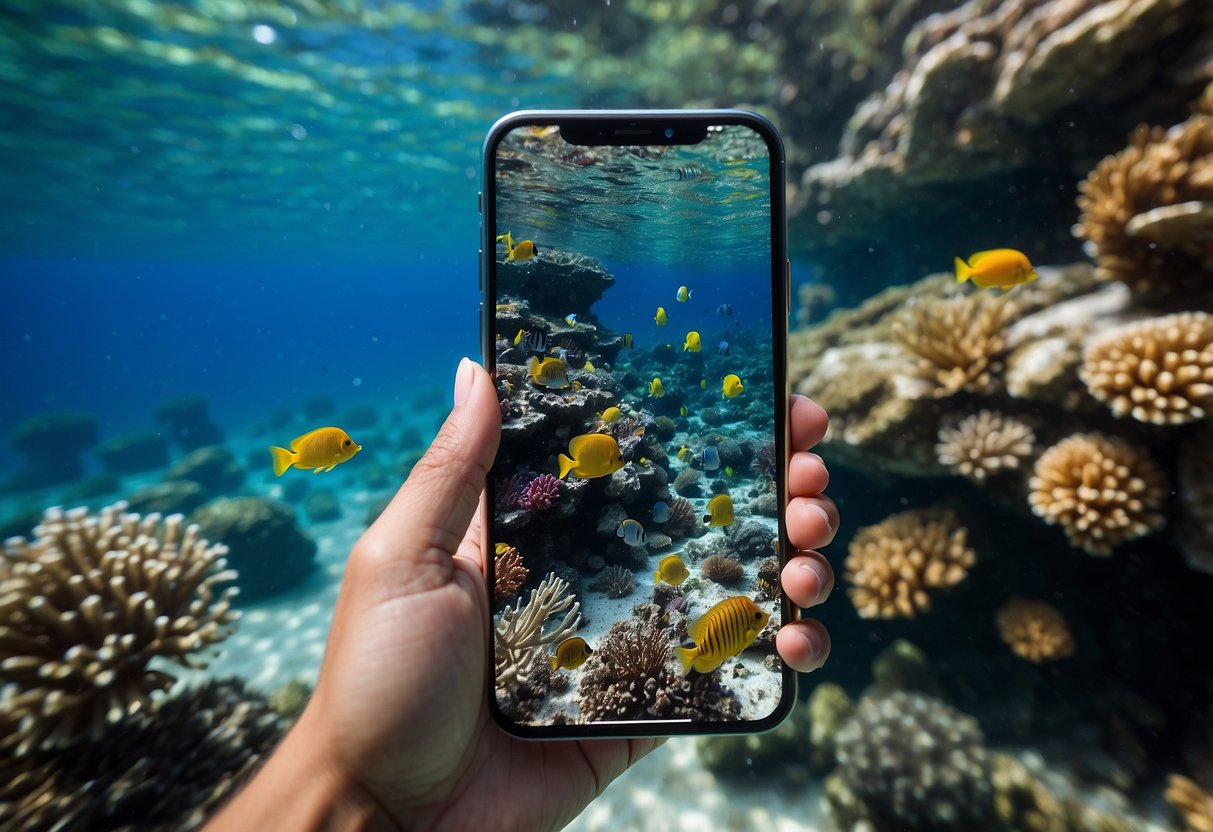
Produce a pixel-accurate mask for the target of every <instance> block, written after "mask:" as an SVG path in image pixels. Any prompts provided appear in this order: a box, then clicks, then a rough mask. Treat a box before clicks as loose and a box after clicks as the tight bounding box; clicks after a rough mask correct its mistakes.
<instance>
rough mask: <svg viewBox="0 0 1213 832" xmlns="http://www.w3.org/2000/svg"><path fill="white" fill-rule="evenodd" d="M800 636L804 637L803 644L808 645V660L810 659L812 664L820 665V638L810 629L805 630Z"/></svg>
mask: <svg viewBox="0 0 1213 832" xmlns="http://www.w3.org/2000/svg"><path fill="white" fill-rule="evenodd" d="M801 635H802V636H803V637H804V643H805V644H806V645H808V649H809V658H810V659H812V661H813V664H818V663H820V662H821V651H822V644H821V636H819V635H817V633H816V632H814V631H813V630H811V629H809V630H807V631H806V632H804V633H802V634H801Z"/></svg>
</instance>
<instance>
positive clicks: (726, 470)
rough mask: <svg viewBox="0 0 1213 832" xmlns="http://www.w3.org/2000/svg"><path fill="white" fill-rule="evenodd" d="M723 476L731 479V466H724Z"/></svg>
mask: <svg viewBox="0 0 1213 832" xmlns="http://www.w3.org/2000/svg"><path fill="white" fill-rule="evenodd" d="M724 475H725V476H726V477H731V476H733V466H732V465H726V466H724Z"/></svg>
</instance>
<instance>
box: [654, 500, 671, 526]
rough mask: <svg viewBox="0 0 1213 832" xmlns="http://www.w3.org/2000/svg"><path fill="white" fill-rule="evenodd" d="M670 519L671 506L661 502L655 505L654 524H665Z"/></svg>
mask: <svg viewBox="0 0 1213 832" xmlns="http://www.w3.org/2000/svg"><path fill="white" fill-rule="evenodd" d="M669 519H670V506H669V504H668V503H665V502H663V501H661V500H658V501H657V502H655V503H653V522H654V523H664V522H665V521H667V520H669Z"/></svg>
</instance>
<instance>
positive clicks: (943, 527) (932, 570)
mask: <svg viewBox="0 0 1213 832" xmlns="http://www.w3.org/2000/svg"><path fill="white" fill-rule="evenodd" d="M966 535H967V531H966V529H965V528H964V527H962V526H960V525H959V524H958V523H957V520H956V517H955V516H954V515H953V514H951V513H950V512H934V511H924V510H913V511H905V512H901V513H900V514H894V515H892V516H890V517H887V518H885V519H884V520H882V521H881V522H879V523H877V524H876V525H874V526H865V527H864V528H862V529H860V530H859V531H858V532H856V534H855V537H854V538H853V539H852V540H851V544H850V548H849V551H850V554H849V555H848V556H847V559H846V572H845V578H846V580H847V581H848V582H849V583H851V584H853V585H854V586H853V588H852V589H850V590H848V594H849V595H850V596H851V602H852V603H853V604H854V605H855V610H856V611H857V612H858V613H859V615H860V616H861V617H863V618H894V617H901V618H913V617H914V616H915V615H916V614H917V613H919V612H926V611H927V610H929V609H930V608H931V597H930V595H929V594H928V590H932V589H942V588H945V587H950V586H955V585H956V584H958V583H960V581H961V580H963V579H964V577H965V575H966V574H967V573H968V571H969V568H970V567H972V566H973V564H974V563H975V562H976V557H975V556H974V554H973V550H972V549H970V548H968V547H967V546H966V545H965V537H966Z"/></svg>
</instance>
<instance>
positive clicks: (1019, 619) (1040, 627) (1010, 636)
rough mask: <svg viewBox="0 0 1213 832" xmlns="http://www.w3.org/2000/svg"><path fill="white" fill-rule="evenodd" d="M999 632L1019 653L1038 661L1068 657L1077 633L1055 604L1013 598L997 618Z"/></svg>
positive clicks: (1030, 659)
mask: <svg viewBox="0 0 1213 832" xmlns="http://www.w3.org/2000/svg"><path fill="white" fill-rule="evenodd" d="M994 621H995V623H996V624H997V625H998V635H999V636H1000V637H1001V638H1002V640H1003V642H1004V643H1005V644H1006V645H1007V646H1008V647H1010V648H1011V651H1012V652H1013V653H1015V655H1017V656H1020V657H1022V658H1025V659H1027V660H1028V661H1030V662H1034V663H1035V664H1041V663H1042V662H1050V661H1056V660H1058V659H1064V658H1066V657H1067V656H1070V655H1073V653H1074V637H1073V636H1071V635H1070V627H1069V625H1068V624H1066V619H1065V616H1063V615H1062V614H1061V613H1060V612H1059V611H1058V610H1057V608H1056V607H1054V606H1053V605H1052V604H1046V603H1045V602H1044V601H1028V600H1025V599H1023V598H1013V599H1011V600H1010V601H1008V602H1007V603H1005V604H1003V605H1002V608H1001V609H999V611H998V614H997V615H996V616H995V618H994Z"/></svg>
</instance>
